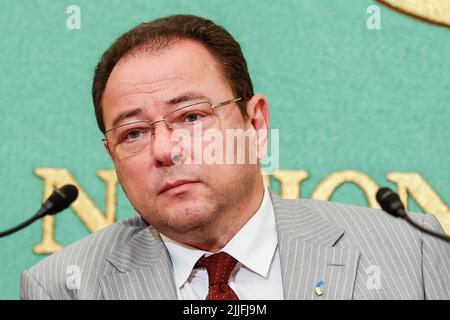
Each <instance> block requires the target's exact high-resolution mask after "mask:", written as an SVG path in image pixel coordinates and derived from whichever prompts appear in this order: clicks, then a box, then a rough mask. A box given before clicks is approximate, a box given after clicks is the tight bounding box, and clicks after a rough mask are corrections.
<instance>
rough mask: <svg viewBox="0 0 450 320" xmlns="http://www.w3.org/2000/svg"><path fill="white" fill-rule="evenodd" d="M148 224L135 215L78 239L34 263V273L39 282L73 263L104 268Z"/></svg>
mask: <svg viewBox="0 0 450 320" xmlns="http://www.w3.org/2000/svg"><path fill="white" fill-rule="evenodd" d="M146 227H148V225H147V224H146V223H145V221H143V220H142V218H141V217H139V216H135V217H132V218H129V219H126V220H122V221H119V222H116V223H114V224H112V225H110V226H108V227H106V228H104V229H102V230H100V231H97V232H95V233H92V234H90V235H89V236H87V237H85V238H83V239H81V240H78V241H76V242H74V243H72V244H70V245H68V246H66V247H64V248H63V249H61V250H59V251H58V252H56V253H54V254H52V255H51V256H49V257H47V258H45V259H43V260H42V261H40V262H39V263H37V264H36V265H34V266H32V267H31V268H30V269H29V270H27V272H28V273H31V274H32V275H33V276H34V277H35V278H36V280H37V281H41V280H42V279H41V278H42V277H44V276H46V275H50V274H52V275H51V276H52V277H53V276H54V275H55V276H56V274H58V275H59V276H63V275H65V272H66V270H67V268H68V267H69V266H73V265H75V266H78V267H79V268H80V269H81V270H82V271H83V270H85V269H87V268H89V269H90V270H102V269H104V268H99V265H100V264H102V263H104V264H106V257H107V256H108V255H109V254H110V253H111V252H112V251H114V250H115V249H116V248H119V247H121V246H122V245H123V244H125V243H126V242H127V241H128V240H129V239H130V238H131V237H132V236H133V235H134V234H135V233H136V232H139V231H140V230H142V229H143V228H146Z"/></svg>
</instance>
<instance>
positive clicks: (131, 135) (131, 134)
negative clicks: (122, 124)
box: [127, 130, 142, 140]
mask: <svg viewBox="0 0 450 320" xmlns="http://www.w3.org/2000/svg"><path fill="white" fill-rule="evenodd" d="M141 133H142V132H141V131H139V130H132V131H130V132H128V134H127V139H128V138H129V139H131V140H135V139H137V138H139V137H140V136H141Z"/></svg>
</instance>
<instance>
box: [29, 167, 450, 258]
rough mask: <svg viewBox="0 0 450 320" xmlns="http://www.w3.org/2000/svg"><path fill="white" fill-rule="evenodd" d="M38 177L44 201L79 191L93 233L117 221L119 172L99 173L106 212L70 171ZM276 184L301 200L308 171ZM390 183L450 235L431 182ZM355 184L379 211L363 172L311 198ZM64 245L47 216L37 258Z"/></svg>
mask: <svg viewBox="0 0 450 320" xmlns="http://www.w3.org/2000/svg"><path fill="white" fill-rule="evenodd" d="M35 174H36V176H38V177H39V178H41V179H43V180H44V192H43V199H47V198H48V197H49V196H50V194H51V193H52V191H53V190H54V189H55V188H59V187H61V186H63V185H64V184H67V183H71V184H74V185H76V186H77V188H78V189H79V196H78V199H77V200H76V201H75V202H74V203H73V204H72V206H71V208H72V210H73V211H74V213H75V214H76V215H77V217H78V218H79V219H80V220H81V222H82V223H83V224H84V225H85V226H86V228H87V229H88V230H89V231H90V232H96V231H98V230H100V229H102V228H104V227H106V226H108V225H110V224H112V223H114V222H115V220H116V213H117V212H116V208H117V187H118V179H117V175H116V172H115V170H113V169H110V170H98V171H97V172H96V174H97V176H98V177H99V178H100V179H101V180H102V181H104V183H105V185H106V193H105V204H106V205H105V212H104V213H102V212H101V210H100V209H98V208H97V206H96V205H95V204H94V202H93V201H92V200H91V198H90V197H89V196H88V194H87V193H86V191H84V189H83V188H82V187H81V186H80V184H79V183H78V181H77V180H76V179H75V178H74V177H73V176H72V175H71V174H70V172H69V171H68V170H67V169H55V168H37V169H35ZM270 177H271V176H270V175H263V182H264V185H265V186H268V187H270V186H271V181H270ZM272 177H273V179H274V180H275V181H277V182H279V183H280V196H281V197H282V198H284V199H298V198H300V197H301V183H302V182H303V181H304V180H306V179H307V178H308V177H309V173H308V172H307V171H305V170H277V171H275V172H274V173H273V174H272ZM387 178H388V180H389V181H392V182H394V183H396V185H397V192H398V193H399V195H400V198H401V200H402V202H403V203H404V204H405V207H406V208H407V203H408V201H407V200H408V196H410V197H411V198H413V199H414V200H415V201H416V202H417V204H418V205H419V206H420V207H421V208H422V209H423V211H424V212H429V213H431V214H433V215H435V216H436V217H437V219H438V220H439V222H440V223H441V224H442V226H443V228H444V231H445V232H446V233H447V234H449V235H450V209H449V208H448V207H447V206H446V204H445V203H444V201H443V200H442V198H441V197H440V196H439V195H438V193H437V192H436V191H434V190H433V188H432V187H431V186H430V185H429V184H428V182H427V181H426V180H425V179H424V178H423V177H422V176H421V175H420V174H419V173H416V172H406V173H404V172H392V173H389V174H388V175H387ZM345 183H353V184H355V185H356V186H358V187H359V188H361V190H362V191H363V192H364V194H365V197H366V199H367V202H368V206H369V207H371V208H379V205H378V203H377V201H376V199H375V194H376V192H377V190H378V187H379V186H378V184H377V183H376V182H375V181H374V180H373V179H372V178H371V177H369V176H368V175H366V174H365V173H362V172H360V171H353V170H342V171H337V172H334V173H332V174H330V175H329V176H327V177H325V178H324V179H323V180H322V181H320V182H319V184H318V185H317V186H316V188H315V189H314V191H313V192H312V194H311V196H310V198H312V199H316V200H327V201H328V200H330V199H331V197H332V195H333V193H334V192H335V191H336V189H337V188H339V187H340V186H341V185H343V184H345ZM62 247H63V245H62V244H61V243H59V242H57V241H56V239H55V217H54V216H47V217H45V218H44V219H42V239H41V241H40V242H39V243H37V244H36V245H35V246H34V249H33V251H34V252H35V253H37V254H51V253H54V252H56V251H58V250H59V249H61V248H62Z"/></svg>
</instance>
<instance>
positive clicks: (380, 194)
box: [376, 188, 405, 217]
mask: <svg viewBox="0 0 450 320" xmlns="http://www.w3.org/2000/svg"><path fill="white" fill-rule="evenodd" d="M376 199H377V201H378V203H379V204H380V206H381V208H382V209H383V210H384V211H386V212H387V213H390V214H391V215H393V216H396V217H401V216H403V215H404V211H405V208H404V207H403V204H402V202H401V200H400V197H399V196H398V194H397V193H395V192H394V191H392V190H391V189H389V188H380V189H379V190H378V191H377V194H376Z"/></svg>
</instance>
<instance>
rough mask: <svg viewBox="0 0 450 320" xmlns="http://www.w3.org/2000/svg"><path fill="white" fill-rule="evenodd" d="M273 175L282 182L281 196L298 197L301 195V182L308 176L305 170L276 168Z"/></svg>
mask: <svg viewBox="0 0 450 320" xmlns="http://www.w3.org/2000/svg"><path fill="white" fill-rule="evenodd" d="M272 176H273V177H274V179H275V180H277V181H279V182H280V197H281V198H284V199H298V198H300V197H301V193H300V184H301V182H302V181H303V180H305V179H306V178H308V176H309V174H308V172H306V171H305V170H276V171H275V172H274V173H273V174H272Z"/></svg>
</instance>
